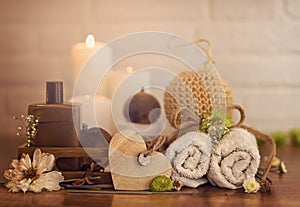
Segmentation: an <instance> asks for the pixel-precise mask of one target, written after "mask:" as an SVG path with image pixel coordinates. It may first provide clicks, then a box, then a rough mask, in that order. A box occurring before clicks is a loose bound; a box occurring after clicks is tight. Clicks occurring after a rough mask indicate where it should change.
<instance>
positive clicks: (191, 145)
mask: <svg viewBox="0 0 300 207" xmlns="http://www.w3.org/2000/svg"><path fill="white" fill-rule="evenodd" d="M211 147H212V145H211V139H210V137H209V136H208V135H207V134H204V133H202V132H199V131H191V132H188V133H186V134H184V135H182V136H181V137H179V138H177V139H176V140H175V141H174V142H173V143H172V144H171V145H170V146H169V147H168V149H167V150H166V153H165V155H166V157H167V158H168V159H169V160H170V162H171V164H172V178H173V179H177V180H180V181H181V182H182V183H183V185H185V186H188V187H192V188H196V187H198V186H199V185H202V184H204V183H206V182H207V180H206V179H205V178H203V176H204V175H206V173H207V171H208V167H209V162H210V155H211Z"/></svg>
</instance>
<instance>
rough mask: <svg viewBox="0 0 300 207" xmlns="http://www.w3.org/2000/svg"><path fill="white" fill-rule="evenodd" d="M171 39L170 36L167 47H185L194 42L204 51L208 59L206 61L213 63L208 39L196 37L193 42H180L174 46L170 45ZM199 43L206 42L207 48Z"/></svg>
mask: <svg viewBox="0 0 300 207" xmlns="http://www.w3.org/2000/svg"><path fill="white" fill-rule="evenodd" d="M171 41H172V38H171V39H170V41H169V44H168V45H167V48H168V49H171V48H181V47H186V46H189V45H191V44H194V45H196V46H197V47H199V48H200V49H201V50H202V51H204V53H205V54H206V56H207V59H208V61H209V62H210V63H212V64H215V60H214V58H213V56H212V54H211V48H212V45H211V43H210V41H209V40H207V39H198V40H196V41H193V42H189V43H185V44H180V45H176V46H173V47H171V46H170V44H171ZM201 43H206V44H207V48H206V47H204V46H203V45H201Z"/></svg>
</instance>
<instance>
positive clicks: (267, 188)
mask: <svg viewBox="0 0 300 207" xmlns="http://www.w3.org/2000/svg"><path fill="white" fill-rule="evenodd" d="M229 109H236V110H238V111H239V112H240V120H239V122H238V123H237V124H235V125H234V126H232V127H240V128H243V129H246V130H247V131H248V132H250V133H251V134H253V135H255V136H256V137H258V138H260V139H262V140H264V141H266V142H267V143H269V145H270V147H271V150H270V153H269V156H268V159H267V161H266V167H265V169H264V171H263V174H262V178H261V185H262V190H263V191H264V192H270V191H271V183H270V182H269V181H268V179H267V175H268V173H269V171H270V169H271V166H272V160H273V159H274V157H275V155H276V144H275V142H274V140H273V139H272V138H271V137H270V136H268V135H267V134H264V133H262V132H260V131H258V130H256V129H253V128H251V127H249V126H246V125H243V122H244V121H245V118H246V115H245V111H244V109H243V108H242V107H241V106H239V105H232V106H230V107H229Z"/></svg>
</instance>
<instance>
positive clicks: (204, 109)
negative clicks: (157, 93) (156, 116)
mask: <svg viewBox="0 0 300 207" xmlns="http://www.w3.org/2000/svg"><path fill="white" fill-rule="evenodd" d="M210 67H211V66H210V65H207V64H206V65H205V66H204V68H202V69H201V70H200V71H199V72H195V71H192V70H189V71H184V72H182V73H180V74H178V76H177V77H175V78H174V79H173V80H172V81H171V82H170V83H169V84H168V86H167V87H166V92H165V95H164V109H165V113H166V117H167V119H168V121H169V122H170V124H171V125H172V126H173V127H175V128H176V126H179V125H180V123H181V122H182V121H184V120H181V118H180V117H184V114H180V115H181V116H178V118H177V120H175V118H176V114H177V113H178V111H179V110H182V109H183V108H188V109H190V110H191V111H193V112H194V113H195V114H197V115H198V116H199V117H200V118H202V117H203V115H204V114H209V113H211V111H212V109H213V108H218V109H224V110H226V111H227V113H228V115H231V116H232V109H228V110H227V107H228V106H231V105H233V98H232V93H231V90H230V88H229V87H228V85H227V83H226V82H225V81H223V80H222V79H221V77H220V76H219V74H218V73H217V71H215V69H213V68H210Z"/></svg>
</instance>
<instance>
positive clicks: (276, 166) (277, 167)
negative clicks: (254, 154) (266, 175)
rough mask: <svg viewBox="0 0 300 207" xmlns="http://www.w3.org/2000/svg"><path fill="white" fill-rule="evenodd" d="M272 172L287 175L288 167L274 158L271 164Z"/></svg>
mask: <svg viewBox="0 0 300 207" xmlns="http://www.w3.org/2000/svg"><path fill="white" fill-rule="evenodd" d="M267 159H268V157H265V158H264V160H265V161H266V160H267ZM270 172H274V173H279V174H281V173H287V169H286V165H285V163H284V162H283V161H282V160H280V159H279V158H278V157H274V158H273V160H272V162H271V169H270Z"/></svg>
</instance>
